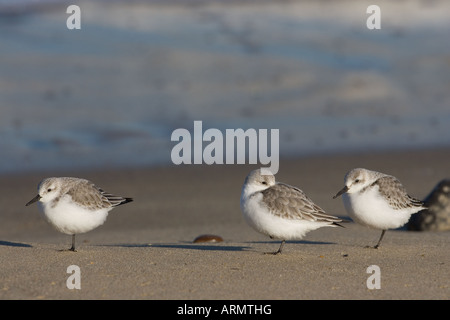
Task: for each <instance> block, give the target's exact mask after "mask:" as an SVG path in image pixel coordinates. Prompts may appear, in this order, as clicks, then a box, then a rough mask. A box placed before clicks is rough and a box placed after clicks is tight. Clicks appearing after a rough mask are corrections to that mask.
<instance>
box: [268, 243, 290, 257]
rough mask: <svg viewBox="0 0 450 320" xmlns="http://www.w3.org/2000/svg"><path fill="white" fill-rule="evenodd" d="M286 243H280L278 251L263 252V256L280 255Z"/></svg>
mask: <svg viewBox="0 0 450 320" xmlns="http://www.w3.org/2000/svg"><path fill="white" fill-rule="evenodd" d="M285 242H286V240H283V241H281V244H280V247H279V248H278V251H275V252H265V253H264V254H273V255H277V254H279V253H281V250H283V246H284V243H285Z"/></svg>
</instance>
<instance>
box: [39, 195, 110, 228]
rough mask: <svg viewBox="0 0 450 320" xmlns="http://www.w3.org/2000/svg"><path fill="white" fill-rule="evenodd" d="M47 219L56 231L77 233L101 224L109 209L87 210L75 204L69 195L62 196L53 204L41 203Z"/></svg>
mask: <svg viewBox="0 0 450 320" xmlns="http://www.w3.org/2000/svg"><path fill="white" fill-rule="evenodd" d="M42 211H43V213H44V216H45V218H46V219H47V221H48V222H49V223H50V224H51V225H52V226H53V227H55V228H56V229H57V230H58V231H60V232H62V233H66V234H79V233H84V232H88V231H91V230H93V229H95V228H97V227H98V226H100V225H102V224H103V223H104V222H105V220H106V217H107V216H108V211H109V209H100V210H95V211H92V210H88V209H85V208H83V207H80V206H78V205H76V203H74V202H72V201H71V198H70V197H63V198H61V199H60V201H59V202H58V203H57V205H56V206H53V205H52V203H51V202H49V203H46V204H43V205H42Z"/></svg>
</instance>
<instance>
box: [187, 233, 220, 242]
mask: <svg viewBox="0 0 450 320" xmlns="http://www.w3.org/2000/svg"><path fill="white" fill-rule="evenodd" d="M222 241H223V239H222V237H220V236H216V235H214V234H202V235H199V236H198V237H197V238H195V239H194V241H193V242H194V243H198V242H222Z"/></svg>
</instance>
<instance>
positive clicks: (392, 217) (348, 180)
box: [333, 168, 426, 248]
mask: <svg viewBox="0 0 450 320" xmlns="http://www.w3.org/2000/svg"><path fill="white" fill-rule="evenodd" d="M340 195H342V199H343V202H344V206H345V209H346V210H347V213H348V214H349V216H350V217H351V218H352V219H353V220H354V221H355V222H356V223H359V224H361V225H363V226H367V227H370V228H374V229H379V230H382V232H381V236H380V239H379V240H378V243H377V244H376V245H375V246H374V248H378V247H379V246H380V243H381V240H382V239H383V236H384V233H385V232H386V230H388V229H395V228H399V227H401V226H403V225H404V224H405V223H406V222H408V220H409V218H410V217H411V215H412V214H413V213H416V212H418V211H420V210H423V209H426V208H425V207H424V204H423V202H422V201H420V200H417V199H415V198H413V197H411V196H409V195H408V193H407V192H406V189H405V188H404V187H403V185H402V184H401V183H400V181H399V180H398V179H397V178H395V177H393V176H390V175H387V174H384V173H380V172H376V171H371V170H367V169H362V168H356V169H353V170H351V171H349V172H348V173H347V174H346V176H345V186H344V188H342V189H341V190H340V191H339V192H338V193H337V194H336V195H335V196H334V197H333V199H335V198H337V197H338V196H340Z"/></svg>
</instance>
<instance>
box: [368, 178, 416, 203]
mask: <svg viewBox="0 0 450 320" xmlns="http://www.w3.org/2000/svg"><path fill="white" fill-rule="evenodd" d="M374 185H378V190H379V192H380V194H381V195H382V196H383V197H384V198H386V199H387V201H388V203H389V205H390V206H391V207H392V208H394V209H406V208H412V207H423V206H424V203H423V202H422V201H420V200H418V199H415V198H413V197H411V196H410V195H408V193H407V192H406V189H405V187H404V186H403V185H402V184H401V182H400V181H399V180H398V179H397V178H395V177H393V176H384V177H381V178H379V179H377V180H376V181H375V182H374Z"/></svg>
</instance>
